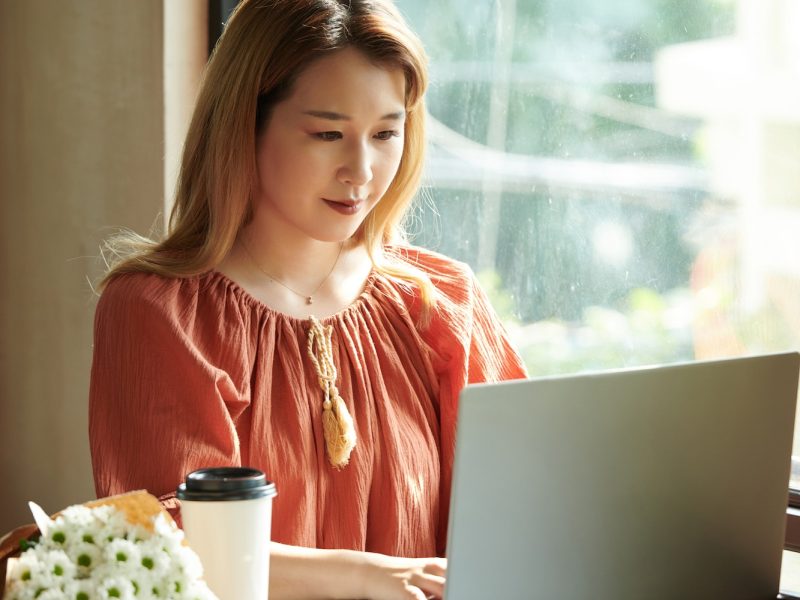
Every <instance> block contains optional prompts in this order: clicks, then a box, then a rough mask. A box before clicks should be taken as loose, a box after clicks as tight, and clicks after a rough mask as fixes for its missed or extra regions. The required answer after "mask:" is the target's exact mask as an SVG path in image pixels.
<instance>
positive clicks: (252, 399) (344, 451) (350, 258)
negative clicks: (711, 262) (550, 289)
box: [90, 0, 525, 599]
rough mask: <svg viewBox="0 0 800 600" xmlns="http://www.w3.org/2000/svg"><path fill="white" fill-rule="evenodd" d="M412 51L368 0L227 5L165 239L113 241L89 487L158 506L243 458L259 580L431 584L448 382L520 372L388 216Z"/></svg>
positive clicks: (414, 110)
mask: <svg viewBox="0 0 800 600" xmlns="http://www.w3.org/2000/svg"><path fill="white" fill-rule="evenodd" d="M425 69H426V67H425V56H424V51H423V49H422V47H421V44H420V42H419V41H418V39H417V38H416V37H415V36H414V34H413V33H412V32H411V31H410V30H409V29H408V28H407V26H406V25H405V23H404V22H403V20H402V18H401V17H400V15H399V14H398V12H397V11H396V9H395V8H394V7H393V6H392V5H391V3H390V1H389V0H249V1H248V0H245V1H244V2H242V3H241V4H240V6H239V7H238V8H237V10H236V12H235V13H234V15H233V16H232V17H231V18H230V20H229V22H228V24H227V27H226V30H225V33H224V35H223V36H222V38H221V39H220V41H219V43H218V45H217V48H216V50H215V52H214V55H213V56H212V58H211V60H210V62H209V64H208V68H207V72H206V76H205V80H204V82H203V85H202V89H201V92H200V94H199V98H198V101H197V106H196V109H195V113H194V117H193V120H192V123H191V126H190V129H189V133H188V136H187V139H186V144H185V149H184V155H183V164H182V169H181V174H180V181H179V186H178V191H177V197H176V202H175V207H174V210H173V213H172V215H171V222H170V228H169V231H168V233H167V235H166V236H165V238H164V239H163V241H160V242H151V241H148V240H145V239H142V238H131V237H128V238H117V239H115V240H112V241H111V246H112V249H113V251H114V252H115V253H116V254H117V255H118V256H120V257H121V258H120V260H119V261H118V262H117V263H116V264H115V265H113V266H112V268H111V270H110V272H109V273H108V275H107V277H106V279H105V281H104V284H105V286H104V290H103V293H102V296H101V298H100V301H99V304H98V307H97V313H96V321H95V347H94V363H93V368H92V383H91V397H90V437H91V448H92V459H93V467H94V476H95V484H96V488H97V493H98V495H99V496H106V495H109V494H115V493H120V492H123V491H126V490H130V489H141V488H146V489H148V490H149V491H151V492H152V493H154V494H156V495H158V496H160V497H161V500H162V502H163V503H164V504H165V506H167V508H168V509H170V510H171V512H173V514H174V515H175V516H176V518H178V519H179V518H180V515H179V509H180V507H179V503H178V501H177V500H176V499H175V498H174V492H175V489H176V487H177V485H178V483H180V482H181V481H182V480H183V479H184V477H185V475H186V474H187V473H189V472H190V471H193V470H195V469H198V468H202V467H208V466H220V465H246V466H251V467H255V468H258V469H261V470H263V471H264V472H265V473H267V475H268V477H269V478H270V479H271V480H272V481H275V482H276V485H277V487H278V491H279V495H278V497H277V498H276V501H275V504H274V513H273V540H274V542H275V543H274V545H273V550H272V559H271V581H270V594H271V597H272V598H291V597H297V598H301V597H302V598H309V597H310V598H314V597H318V598H377V599H384V598H385V599H394V598H397V599H405V598H425V597H434V596H441V594H442V592H443V585H444V581H445V568H446V563H445V559H444V558H442V557H444V555H445V535H446V531H447V518H448V514H447V513H448V507H449V494H450V478H451V471H452V465H453V452H454V445H455V419H456V409H457V406H456V403H457V397H458V394H459V392H460V390H461V389H462V388H463V387H464V386H465V385H466V384H467V383H471V382H478V381H495V380H501V379H510V378H520V377H524V376H525V371H524V367H523V366H522V363H521V361H520V359H519V357H518V356H517V355H516V354H515V352H514V351H513V350H512V348H511V347H510V345H509V343H508V340H507V337H506V335H505V332H504V330H503V328H502V326H501V325H500V323H499V322H498V320H497V318H496V316H495V314H494V313H493V311H492V309H491V308H490V306H489V304H488V302H487V300H486V297H485V295H484V293H483V292H482V291H481V289H480V287H479V286H478V284H477V283H476V281H475V278H474V276H473V274H472V272H471V271H470V270H469V268H468V267H467V266H465V265H464V264H462V263H459V262H456V261H453V260H451V259H448V258H446V257H444V256H441V255H439V254H436V253H433V252H430V251H426V250H423V249H420V248H416V247H413V246H410V245H409V244H408V243H407V242H406V241H405V239H404V236H403V234H402V229H401V221H402V219H403V217H404V215H405V214H406V212H407V210H408V207H409V205H410V203H411V201H412V198H413V197H414V195H415V193H416V191H417V186H418V182H419V179H420V173H421V169H422V161H423V150H424V145H425V141H424V131H423V127H424V117H425V109H424V104H423V93H424V90H425V86H426V71H425ZM437 557H439V558H437Z"/></svg>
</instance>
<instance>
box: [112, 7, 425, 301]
mask: <svg viewBox="0 0 800 600" xmlns="http://www.w3.org/2000/svg"><path fill="white" fill-rule="evenodd" d="M344 47H355V48H357V49H358V50H360V51H362V52H363V53H364V54H365V55H366V56H367V57H368V58H369V59H370V60H372V61H374V62H375V63H376V64H379V65H381V66H386V67H390V68H400V69H402V70H403V72H404V73H405V79H406V113H407V116H406V124H405V140H404V142H405V143H404V148H403V154H402V158H401V161H400V166H399V168H398V170H397V173H396V175H395V177H394V179H393V181H392V183H391V184H390V186H389V188H388V190H387V191H386V193H385V195H384V196H383V198H382V199H381V201H380V202H379V203H378V204H377V205H376V207H375V208H374V209H373V210H372V211H371V213H370V214H369V215H368V216H367V218H366V219H365V220H364V223H363V224H362V225H361V227H360V228H359V230H358V231H357V232H356V234H355V238H356V241H358V242H361V243H364V244H365V245H366V247H367V249H368V251H369V252H370V256H371V257H372V259H373V263H375V266H376V268H377V269H379V270H380V271H382V272H384V273H386V274H389V275H393V276H395V277H399V278H401V279H403V280H406V281H409V282H413V283H415V284H417V285H418V286H419V287H420V290H421V292H422V298H423V304H424V305H425V306H426V307H429V306H430V305H431V304H432V303H433V290H432V285H431V283H430V280H429V279H428V278H427V277H426V276H425V275H424V274H423V273H421V272H419V271H417V270H416V269H413V268H409V267H407V266H404V265H401V264H398V263H397V262H392V261H387V260H382V259H381V253H380V248H381V247H382V245H383V244H386V243H392V242H398V241H403V240H404V239H405V235H404V232H403V228H402V222H403V219H404V217H405V215H406V213H407V212H408V209H409V207H410V205H411V202H412V200H413V198H414V195H415V194H416V192H417V189H418V187H419V182H420V177H421V173H422V164H423V159H424V150H425V124H424V120H425V105H424V100H423V94H424V92H425V88H426V86H427V59H426V56H425V52H424V49H423V47H422V44H421V42H420V41H419V39H418V38H417V37H416V36H415V35H414V33H413V32H412V31H411V30H410V29H409V28H408V26H407V25H406V23H405V21H404V20H403V18H402V16H401V15H400V13H399V12H398V11H397V9H396V8H395V7H394V6H393V4H392V3H391V0H244V1H243V2H241V3H240V4H239V5H238V7H237V8H236V10H235V11H234V13H233V14H232V15H231V17H230V19H229V21H228V23H227V25H226V27H225V31H224V33H223V34H222V37H221V38H220V40H219V42H218V43H217V45H216V48H215V49H214V52H213V53H212V56H211V58H210V60H209V63H208V65H207V67H206V72H205V75H204V78H203V82H202V84H201V87H200V91H199V94H198V98H197V103H196V106H195V109H194V114H193V116H192V120H191V124H190V126H189V130H188V133H187V136H186V141H185V145H184V149H183V157H182V161H181V168H180V173H179V176H178V185H177V191H176V197H175V204H174V206H173V209H172V213H171V215H170V219H169V227H168V231H167V234H166V236H165V237H164V239H163V240H162V241H160V242H156V241H152V240H150V239H148V238H144V237H141V236H138V235H136V234H132V233H123V234H120V235H118V236H115V237H114V238H112V239H111V240H108V241H107V242H106V249H107V250H108V252H107V254H110V255H111V257H112V261H111V264H110V269H109V271H108V273H107V274H106V276H105V278H104V279H103V282H102V284H101V285H103V284H105V283H107V282H108V281H109V279H111V278H112V277H114V276H115V275H118V274H121V273H129V272H141V271H144V272H150V273H158V274H161V275H165V276H170V277H189V276H194V275H198V274H202V273H205V272H208V271H210V270H212V269H214V268H215V267H216V266H217V265H218V264H219V263H220V262H221V261H222V260H223V258H225V256H226V255H227V253H228V252H229V251H230V249H231V247H232V246H233V244H234V242H235V240H236V236H237V234H238V232H239V230H240V229H241V227H242V226H243V225H245V224H246V223H247V222H248V221H249V219H250V218H251V205H250V202H251V198H252V196H253V192H254V189H255V185H256V177H257V175H256V155H255V148H256V136H257V134H258V131H259V128H260V127H263V126H264V123H265V121H266V120H267V119H268V115H269V112H270V110H271V108H272V106H274V105H275V104H276V103H277V102H280V101H281V100H282V99H284V98H286V97H287V96H288V95H289V94H290V93H291V89H292V85H293V83H294V81H295V79H296V78H297V76H298V74H299V73H300V72H301V71H302V70H303V69H304V68H305V67H307V66H308V65H309V63H311V62H312V61H313V60H314V59H316V58H319V57H320V56H323V55H325V54H326V53H329V52H332V51H335V50H338V49H341V48H344Z"/></svg>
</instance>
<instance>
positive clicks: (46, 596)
mask: <svg viewBox="0 0 800 600" xmlns="http://www.w3.org/2000/svg"><path fill="white" fill-rule="evenodd" d="M35 598H36V600H67V598H69V596H67V595H66V594H65V593H64V592H63V591H62V590H61V589H59V588H50V589H49V590H45V591H43V592H42V593H41V594H37V595H36V596H35Z"/></svg>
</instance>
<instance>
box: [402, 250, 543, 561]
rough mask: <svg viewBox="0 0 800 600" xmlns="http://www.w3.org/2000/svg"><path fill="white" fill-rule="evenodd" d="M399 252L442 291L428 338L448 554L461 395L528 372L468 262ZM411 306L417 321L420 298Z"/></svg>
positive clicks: (440, 545) (441, 537) (440, 546)
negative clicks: (471, 386)
mask: <svg viewBox="0 0 800 600" xmlns="http://www.w3.org/2000/svg"><path fill="white" fill-rule="evenodd" d="M396 252H397V253H398V256H399V257H400V258H401V259H402V260H405V261H407V262H408V263H409V264H411V265H413V266H415V267H416V268H418V269H420V270H422V271H424V272H425V273H426V274H427V275H428V276H429V277H430V278H431V281H432V282H433V284H434V287H435V288H436V290H437V292H438V306H437V308H436V309H435V311H434V313H433V317H432V319H431V322H430V324H429V325H428V327H426V328H424V330H423V336H424V338H425V340H426V342H427V344H428V345H429V346H430V348H431V349H432V350H433V362H434V368H435V371H436V372H437V375H438V379H439V386H440V387H439V419H440V427H441V429H440V430H441V463H442V464H441V466H442V471H441V484H440V485H441V490H440V494H441V497H442V498H443V499H445V501H444V502H442V503H441V504H440V519H439V523H440V528H439V532H438V535H437V551H438V553H439V554H440V555H444V554H445V544H446V537H447V523H448V515H449V508H450V503H449V501H448V500H449V498H450V489H451V479H452V474H453V473H452V469H453V461H454V458H455V444H456V419H457V416H458V397H459V394H460V393H461V390H462V389H464V387H465V386H466V385H468V384H470V383H490V382H498V381H505V380H509V379H524V378H526V377H527V371H526V368H525V365H524V363H523V362H522V358H521V357H520V356H519V354H518V353H517V352H516V351H515V350H514V348H513V346H512V345H511V343H510V341H509V337H508V333H507V331H506V329H505V327H504V326H503V324H502V323H501V322H500V319H499V318H498V316H497V313H496V312H495V311H494V309H493V308H492V306H491V304H490V303H489V300H488V298H487V296H486V293H485V292H484V291H483V288H482V287H481V286H480V284H479V283H478V281H477V279H476V277H475V274H474V273H473V272H472V269H471V268H470V267H469V266H468V265H467V264H465V263H462V262H459V261H454V260H452V259H450V258H448V257H446V256H443V255H440V254H437V253H435V252H431V251H428V250H423V249H420V248H406V249H398V250H396ZM409 304H410V306H411V307H412V313H414V315H415V317H417V318H418V317H419V312H420V307H419V300H418V299H415V300H414V301H412V302H410V303H409Z"/></svg>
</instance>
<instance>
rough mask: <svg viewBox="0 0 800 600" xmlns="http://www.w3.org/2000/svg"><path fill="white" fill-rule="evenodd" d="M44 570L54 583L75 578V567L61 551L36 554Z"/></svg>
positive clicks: (45, 551)
mask: <svg viewBox="0 0 800 600" xmlns="http://www.w3.org/2000/svg"><path fill="white" fill-rule="evenodd" d="M37 554H38V555H39V560H40V562H42V563H43V565H44V570H45V571H46V572H47V573H49V574H50V575H51V576H52V577H53V578H54V579H55V580H56V581H67V580H69V579H72V578H74V577H75V573H76V570H77V569H76V567H75V564H74V563H73V562H72V560H71V559H70V557H69V556H67V553H66V552H64V551H63V550H44V551H43V552H37Z"/></svg>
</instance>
